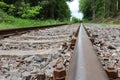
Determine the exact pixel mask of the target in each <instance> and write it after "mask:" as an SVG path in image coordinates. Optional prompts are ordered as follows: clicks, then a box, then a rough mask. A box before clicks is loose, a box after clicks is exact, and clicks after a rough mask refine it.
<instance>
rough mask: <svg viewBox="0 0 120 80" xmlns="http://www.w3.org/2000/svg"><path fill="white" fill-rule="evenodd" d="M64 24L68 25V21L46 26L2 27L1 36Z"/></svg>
mask: <svg viewBox="0 0 120 80" xmlns="http://www.w3.org/2000/svg"><path fill="white" fill-rule="evenodd" d="M62 25H67V23H64V24H54V25H45V26H34V27H32V26H31V27H25V28H11V29H2V30H0V38H3V37H7V36H11V35H15V34H21V33H26V32H27V31H29V30H34V29H37V28H38V29H39V28H40V29H44V28H51V27H55V26H62Z"/></svg>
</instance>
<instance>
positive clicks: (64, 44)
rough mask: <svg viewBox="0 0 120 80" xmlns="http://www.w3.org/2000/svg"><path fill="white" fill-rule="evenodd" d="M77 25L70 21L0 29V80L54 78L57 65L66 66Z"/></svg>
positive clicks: (44, 79)
mask: <svg viewBox="0 0 120 80" xmlns="http://www.w3.org/2000/svg"><path fill="white" fill-rule="evenodd" d="M54 26H55V25H54ZM78 27H79V24H72V25H60V26H57V27H53V26H50V27H47V28H35V29H33V28H32V29H31V28H30V29H27V28H26V29H25V30H24V29H21V30H19V29H16V30H15V29H13V30H12V32H11V30H10V31H9V30H3V31H1V32H2V34H1V36H2V38H1V39H0V56H1V57H0V67H1V68H0V80H36V79H37V80H53V71H54V68H55V67H56V66H57V64H60V63H63V65H64V66H65V67H66V70H67V69H68V68H67V67H68V65H69V59H70V57H71V54H73V47H74V44H75V42H73V44H72V42H71V40H72V38H75V32H76V31H77V29H78ZM6 31H8V32H6ZM3 32H6V34H5V33H3ZM19 32H20V33H19ZM71 44H72V46H71Z"/></svg>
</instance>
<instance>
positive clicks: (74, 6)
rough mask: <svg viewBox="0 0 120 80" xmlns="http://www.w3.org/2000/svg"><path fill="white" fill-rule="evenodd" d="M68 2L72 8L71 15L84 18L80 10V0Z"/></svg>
mask: <svg viewBox="0 0 120 80" xmlns="http://www.w3.org/2000/svg"><path fill="white" fill-rule="evenodd" d="M67 4H68V6H69V8H70V10H71V15H72V16H74V17H77V18H79V19H82V17H83V14H82V13H81V12H79V0H73V1H72V2H67Z"/></svg>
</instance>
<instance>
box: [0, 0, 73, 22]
mask: <svg viewBox="0 0 120 80" xmlns="http://www.w3.org/2000/svg"><path fill="white" fill-rule="evenodd" d="M0 1H1V2H2V1H3V3H5V4H7V5H8V6H9V9H7V10H5V12H7V13H8V14H10V15H12V16H14V17H19V18H27V19H43V20H44V19H55V20H61V21H64V20H69V18H70V16H71V15H70V10H69V8H68V5H67V3H66V1H72V0H0ZM1 9H3V8H1Z"/></svg>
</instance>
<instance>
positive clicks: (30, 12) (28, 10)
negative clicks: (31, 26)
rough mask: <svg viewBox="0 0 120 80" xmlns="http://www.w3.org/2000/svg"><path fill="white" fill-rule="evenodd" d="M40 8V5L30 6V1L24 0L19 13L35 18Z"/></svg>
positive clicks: (21, 15)
mask: <svg viewBox="0 0 120 80" xmlns="http://www.w3.org/2000/svg"><path fill="white" fill-rule="evenodd" d="M40 9H41V7H40V6H34V7H30V4H29V3H27V4H25V2H22V3H21V6H20V7H18V12H17V13H18V15H19V16H20V17H21V18H27V19H28V18H35V17H36V15H38V14H39V11H40Z"/></svg>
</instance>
